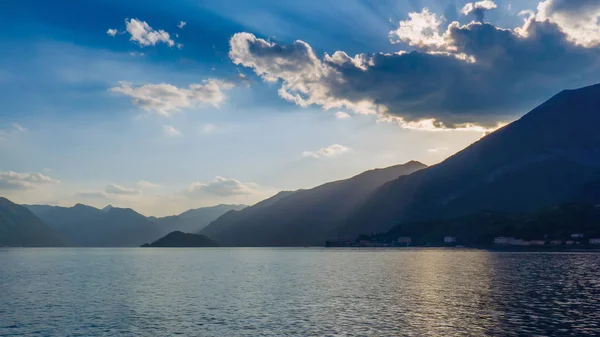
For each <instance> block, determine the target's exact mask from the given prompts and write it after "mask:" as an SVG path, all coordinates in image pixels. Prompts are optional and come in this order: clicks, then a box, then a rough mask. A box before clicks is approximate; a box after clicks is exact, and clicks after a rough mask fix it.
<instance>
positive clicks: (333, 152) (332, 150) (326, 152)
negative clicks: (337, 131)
mask: <svg viewBox="0 0 600 337" xmlns="http://www.w3.org/2000/svg"><path fill="white" fill-rule="evenodd" d="M348 150H350V149H349V148H347V147H345V146H343V145H340V144H333V145H329V146H328V147H324V148H322V149H319V151H317V153H318V154H319V155H321V156H325V157H334V156H337V155H339V154H342V153H344V152H346V151H348Z"/></svg>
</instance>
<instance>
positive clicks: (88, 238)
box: [26, 204, 245, 247]
mask: <svg viewBox="0 0 600 337" xmlns="http://www.w3.org/2000/svg"><path fill="white" fill-rule="evenodd" d="M26 207H27V208H29V210H31V211H32V212H33V213H34V214H35V215H36V216H37V217H39V218H40V219H42V221H43V222H44V223H46V224H47V225H48V226H49V227H50V228H52V229H53V230H54V231H56V232H57V233H58V235H60V237H62V238H63V239H64V241H65V242H66V243H68V244H70V245H74V246H81V247H109V246H110V247H138V246H139V245H141V244H143V243H147V242H153V241H155V240H157V239H158V238H160V237H162V236H163V235H165V234H167V233H169V232H172V231H186V232H187V231H189V232H197V231H199V230H200V229H202V228H203V227H204V226H206V225H207V224H208V223H209V222H210V221H212V220H214V219H216V218H218V217H219V216H220V215H222V214H223V213H225V212H227V211H229V210H231V209H241V208H243V207H245V206H243V205H218V206H214V207H204V208H199V209H194V210H189V211H186V212H184V213H182V214H180V215H175V216H168V217H164V218H156V217H146V216H144V215H142V214H139V213H137V212H135V211H134V210H132V209H129V208H118V207H113V206H112V205H108V206H106V207H104V208H103V209H98V208H95V207H91V206H87V205H83V204H77V205H75V206H73V207H60V206H47V205H26Z"/></svg>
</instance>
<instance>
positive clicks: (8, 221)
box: [0, 197, 65, 247]
mask: <svg viewBox="0 0 600 337" xmlns="http://www.w3.org/2000/svg"><path fill="white" fill-rule="evenodd" d="M64 245H65V243H64V242H63V241H62V240H61V239H60V238H59V237H58V235H57V233H56V232H54V231H53V230H52V229H51V228H50V227H48V226H47V225H46V224H44V223H43V222H42V220H40V219H39V218H38V217H37V216H35V215H34V214H33V213H32V212H31V211H30V210H28V209H27V208H26V207H23V206H21V205H17V204H15V203H13V202H11V201H10V200H8V199H6V198H3V197H0V246H17V247H60V246H64Z"/></svg>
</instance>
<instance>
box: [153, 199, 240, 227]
mask: <svg viewBox="0 0 600 337" xmlns="http://www.w3.org/2000/svg"><path fill="white" fill-rule="evenodd" d="M245 207H247V206H246V205H216V206H211V207H202V208H196V209H190V210H188V211H185V212H183V213H181V214H179V215H171V216H166V217H162V218H156V217H148V219H149V220H150V221H153V222H155V223H157V224H159V225H160V226H161V228H162V229H163V230H165V231H167V232H172V231H181V232H184V233H198V232H199V231H201V230H202V229H204V227H206V226H208V224H209V223H211V222H212V221H214V220H216V219H217V218H218V217H220V216H221V215H223V214H225V213H227V212H229V211H231V210H235V211H239V210H241V209H243V208H245Z"/></svg>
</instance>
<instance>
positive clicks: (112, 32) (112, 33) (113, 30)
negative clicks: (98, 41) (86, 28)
mask: <svg viewBox="0 0 600 337" xmlns="http://www.w3.org/2000/svg"><path fill="white" fill-rule="evenodd" d="M117 33H119V31H118V30H116V29H113V28H111V29H109V30H107V31H106V34H108V35H110V36H112V37H115V36H117Z"/></svg>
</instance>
